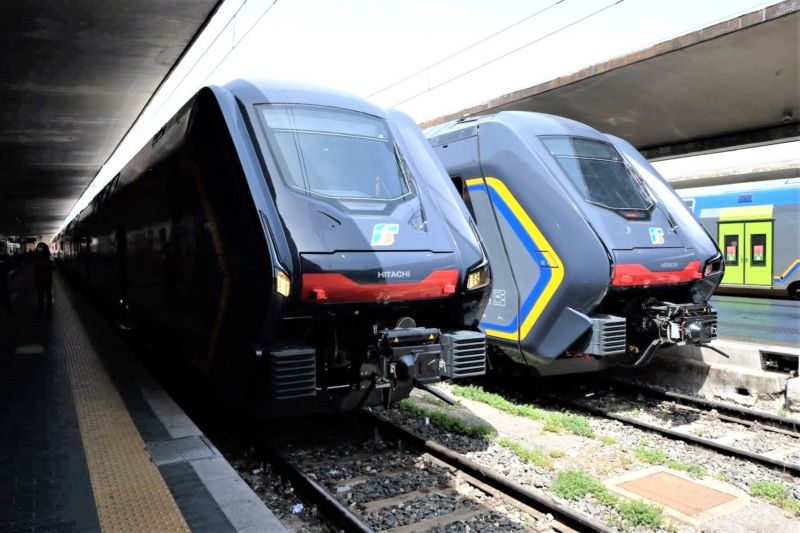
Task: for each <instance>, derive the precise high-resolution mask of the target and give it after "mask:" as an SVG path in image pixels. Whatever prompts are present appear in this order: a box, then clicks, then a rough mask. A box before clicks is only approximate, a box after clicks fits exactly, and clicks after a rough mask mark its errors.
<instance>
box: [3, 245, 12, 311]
mask: <svg viewBox="0 0 800 533" xmlns="http://www.w3.org/2000/svg"><path fill="white" fill-rule="evenodd" d="M10 273H11V256H10V255H6V254H0V306H2V307H3V311H5V313H6V316H14V307H13V306H12V305H11V295H10V294H9V291H8V275H9V274H10Z"/></svg>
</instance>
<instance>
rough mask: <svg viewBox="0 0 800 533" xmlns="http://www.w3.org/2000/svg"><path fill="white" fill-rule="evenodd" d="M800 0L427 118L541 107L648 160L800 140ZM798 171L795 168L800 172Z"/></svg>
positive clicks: (447, 118)
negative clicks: (607, 135) (618, 139)
mask: <svg viewBox="0 0 800 533" xmlns="http://www.w3.org/2000/svg"><path fill="white" fill-rule="evenodd" d="M799 57H800V3H798V2H797V1H794V0H792V1H787V2H782V3H780V4H775V5H773V6H770V7H768V8H765V9H762V10H759V11H754V12H752V13H749V14H746V15H743V16H740V17H737V18H734V19H731V20H728V21H726V22H722V23H719V24H717V25H714V26H710V27H708V28H704V29H702V30H698V31H695V32H692V33H688V34H686V35H683V36H680V37H677V38H675V39H671V40H669V41H665V42H662V43H659V44H656V45H654V46H651V47H650V48H647V49H644V50H640V51H638V52H634V53H632V54H629V55H627V56H624V57H619V58H615V59H612V60H610V61H606V62H604V63H600V64H597V65H594V66H591V67H589V68H586V69H583V70H581V71H579V72H576V73H574V74H571V75H569V76H563V77H560V78H557V79H554V80H552V81H548V82H546V83H542V84H540V85H536V86H534V87H529V88H527V89H522V90H519V91H515V92H512V93H509V94H505V95H503V96H500V97H498V98H494V99H492V100H489V101H487V102H484V103H481V104H478V105H475V106H473V107H469V108H467V109H463V110H461V111H458V112H456V113H452V114H449V115H446V116H442V117H439V118H436V119H433V120H430V121H428V122H426V123H424V124H422V127H423V128H427V127H430V126H435V125H437V124H442V123H445V122H448V121H450V120H454V119H458V118H461V117H464V116H469V115H478V114H491V113H497V112H499V111H509V110H517V111H537V112H541V113H550V114H554V115H560V116H563V117H568V118H572V119H575V120H578V121H580V122H583V123H586V124H589V125H590V126H592V127H594V128H596V129H598V130H600V131H602V132H604V133H610V134H612V135H616V136H619V137H622V138H624V139H626V140H627V141H629V142H630V143H632V144H633V145H634V146H635V147H636V148H637V149H638V150H640V151H641V152H643V154H644V155H645V157H647V158H648V159H651V160H653V159H662V158H670V157H676V156H683V155H688V154H696V153H701V152H713V151H720V150H725V149H731V148H733V147H744V146H752V145H758V144H768V143H775V142H783V141H788V140H797V139H800V122H799V121H798V115H800V59H799ZM795 175H796V174H795Z"/></svg>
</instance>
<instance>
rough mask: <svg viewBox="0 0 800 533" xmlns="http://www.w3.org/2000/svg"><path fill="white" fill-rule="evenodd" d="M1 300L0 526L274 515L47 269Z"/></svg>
mask: <svg viewBox="0 0 800 533" xmlns="http://www.w3.org/2000/svg"><path fill="white" fill-rule="evenodd" d="M30 270H31V269H30V267H28V266H26V265H22V266H20V267H18V268H17V269H16V270H15V271H14V272H13V273H12V275H11V276H10V289H11V290H10V292H11V297H12V304H13V315H12V316H6V315H5V313H4V312H3V310H2V308H0V359H1V360H2V363H1V364H0V402H2V411H0V412H2V416H0V435H1V436H0V457H1V458H2V461H1V462H0V531H10V532H16V531H19V532H23V531H25V532H37V533H38V532H44V531H48V532H70V533H78V532H95V531H97V532H99V531H104V532H105V531H121V532H123V531H124V532H155V531H158V532H168V531H193V532H214V533H219V532H247V533H251V532H253V533H255V532H273V531H285V530H286V529H285V528H284V527H283V526H282V525H281V523H280V522H279V520H278V519H277V518H276V517H275V516H274V515H273V514H272V513H271V512H270V511H269V509H267V507H266V506H265V505H264V504H263V502H262V501H261V500H260V499H259V498H258V496H257V495H256V494H255V493H254V492H253V491H252V490H251V489H250V488H249V487H248V485H247V484H246V483H245V482H244V481H243V480H242V479H241V477H240V476H239V475H238V474H237V472H236V471H235V470H234V469H233V468H232V467H231V466H230V464H228V462H227V461H226V460H225V458H223V457H222V456H221V455H220V453H219V451H218V450H217V449H216V448H215V447H214V445H213V443H212V442H210V441H209V439H208V438H206V437H205V436H204V435H203V433H202V432H201V431H200V430H199V429H198V428H197V426H196V425H195V424H194V423H193V422H192V421H191V420H190V419H189V418H188V417H187V416H186V415H185V414H184V413H183V411H182V410H181V409H180V407H179V406H178V405H177V404H176V403H175V402H174V401H173V400H172V399H171V398H170V396H169V395H168V394H167V393H166V392H165V391H164V390H163V389H162V388H161V386H160V385H159V384H158V383H157V382H156V381H155V379H153V378H152V376H151V375H150V374H149V373H148V372H147V371H146V370H145V369H144V367H143V366H142V365H141V363H140V362H139V361H138V360H137V358H136V357H135V356H134V355H133V354H132V353H131V351H130V349H129V348H128V347H127V345H126V344H125V343H124V342H123V341H122V339H121V338H120V337H119V335H118V334H117V333H116V332H115V331H114V330H113V329H112V328H111V326H110V325H109V324H108V323H107V322H106V321H105V320H104V319H103V318H102V317H101V316H100V315H99V314H98V312H97V311H96V310H95V308H94V307H92V306H91V305H90V304H88V303H87V302H86V301H85V299H84V298H83V296H82V295H80V294H79V293H77V292H74V291H73V290H71V289H70V287H69V286H68V284H66V283H65V282H64V281H63V280H62V279H60V277H59V274H58V272H56V276H55V277H56V279H55V283H54V304H53V308H52V309H51V310H49V311H47V310H45V311H44V312H42V313H39V312H38V309H37V302H36V295H35V290H34V287H33V281H32V279H31V276H32V273H31V271H30Z"/></svg>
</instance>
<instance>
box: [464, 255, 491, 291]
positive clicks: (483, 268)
mask: <svg viewBox="0 0 800 533" xmlns="http://www.w3.org/2000/svg"><path fill="white" fill-rule="evenodd" d="M491 281H492V276H491V273H490V270H489V263H488V262H487V261H484V262H483V263H481V264H479V265H478V266H476V267H474V268H473V269H471V270H470V271H469V272H468V273H467V290H468V291H473V290H475V289H480V288H481V287H485V286H487V285H488V284H489V283H491Z"/></svg>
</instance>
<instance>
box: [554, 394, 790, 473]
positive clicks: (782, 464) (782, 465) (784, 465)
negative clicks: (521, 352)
mask: <svg viewBox="0 0 800 533" xmlns="http://www.w3.org/2000/svg"><path fill="white" fill-rule="evenodd" d="M547 399H548V400H549V401H551V402H554V403H557V404H560V405H564V406H567V407H570V408H571V409H575V410H576V411H583V412H586V413H590V414H593V415H597V416H602V417H605V418H611V419H613V420H619V421H620V422H624V423H626V424H629V425H632V426H637V427H639V428H642V429H646V430H648V431H653V432H655V433H661V434H662V435H668V436H670V437H673V438H675V439H679V440H683V441H685V442H690V443H693V444H699V445H701V446H703V447H705V448H709V449H712V450H715V451H717V452H725V453H727V454H729V455H733V456H737V457H745V458H747V459H749V460H751V461H754V462H757V463H760V464H763V465H766V466H770V467H773V468H776V469H780V470H782V471H784V472H791V473H792V474H794V475H800V465H798V464H795V463H790V462H788V461H782V460H780V459H773V458H771V457H767V456H765V455H761V454H758V453H754V452H751V451H748V450H743V449H741V448H735V447H733V446H728V445H727V444H722V443H719V442H716V441H713V440H711V439H705V438H703V437H697V436H695V435H690V434H688V433H683V432H680V431H675V430H674V429H670V428H665V427H662V426H658V425H656V424H650V423H649V422H643V421H641V420H637V419H636V418H633V417H630V416H626V415H621V414H619V413H612V412H610V411H606V410H605V409H601V408H600V407H593V406H591V405H584V404H581V403H579V402H576V401H573V400H565V399H563V398H559V397H557V396H554V395H547Z"/></svg>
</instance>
